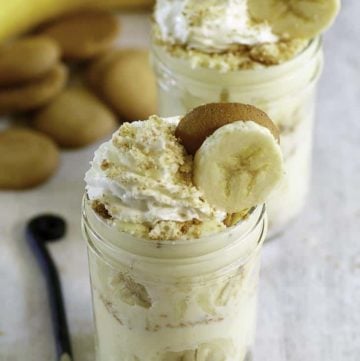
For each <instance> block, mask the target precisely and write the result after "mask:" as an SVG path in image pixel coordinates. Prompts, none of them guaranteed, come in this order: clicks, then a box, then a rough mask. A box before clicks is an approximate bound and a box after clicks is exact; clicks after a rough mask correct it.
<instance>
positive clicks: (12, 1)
mask: <svg viewBox="0 0 360 361" xmlns="http://www.w3.org/2000/svg"><path fill="white" fill-rule="evenodd" d="M153 3H154V0H0V43H2V42H4V41H5V40H6V39H8V38H11V37H13V36H16V35H19V34H21V33H22V32H25V31H27V30H29V29H31V28H32V27H34V26H36V25H38V24H40V23H42V22H44V21H47V20H49V19H51V18H53V17H56V16H59V15H62V14H65V13H68V12H72V11H75V10H80V9H90V8H97V9H117V8H118V9H131V8H145V7H148V8H149V7H150V6H151V5H152V4H153Z"/></svg>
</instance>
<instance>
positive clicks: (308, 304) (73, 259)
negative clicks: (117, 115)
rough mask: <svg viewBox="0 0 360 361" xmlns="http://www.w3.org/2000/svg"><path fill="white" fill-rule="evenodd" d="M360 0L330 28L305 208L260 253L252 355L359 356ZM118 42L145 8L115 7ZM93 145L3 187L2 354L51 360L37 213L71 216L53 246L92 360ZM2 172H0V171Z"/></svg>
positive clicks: (131, 36)
mask: <svg viewBox="0 0 360 361" xmlns="http://www.w3.org/2000/svg"><path fill="white" fill-rule="evenodd" d="M359 14H360V3H359V2H357V1H355V0H353V1H350V0H345V1H344V5H343V10H342V13H341V14H340V16H339V18H338V20H337V23H336V24H335V26H334V27H333V28H332V29H331V30H330V31H329V32H328V33H327V34H326V37H325V50H326V67H325V71H324V74H323V77H322V79H321V81H320V92H319V97H318V99H319V101H318V110H317V123H316V129H315V147H314V164H313V180H312V188H311V193H310V195H309V199H308V203H307V207H306V209H305V211H304V212H303V214H302V215H301V217H299V219H298V220H297V221H296V222H295V223H293V224H292V225H291V226H290V227H289V228H288V230H287V231H286V233H285V234H283V235H282V236H281V237H280V238H278V239H277V240H275V241H272V242H270V243H267V244H266V245H265V247H264V252H263V267H262V272H261V283H260V299H259V317H258V332H257V340H256V352H255V361H305V360H306V361H308V360H309V361H320V360H321V361H322V360H326V361H358V360H360V327H359V325H360V190H359V189H360V119H359V114H360V111H359V110H360V109H359V108H360V106H359V104H360V57H359V56H360V45H357V44H358V43H359V39H360V22H359ZM122 21H123V35H122V37H121V45H124V46H128V45H134V46H147V44H148V41H149V31H148V30H149V23H148V20H147V18H146V16H143V15H126V16H122ZM96 147H97V144H95V145H93V146H91V147H89V148H86V149H83V150H80V151H64V152H62V155H61V168H60V170H59V172H58V174H57V175H56V177H54V178H53V179H52V180H51V181H50V182H48V183H47V184H45V185H43V186H41V187H39V188H37V189H34V190H31V191H26V192H0V207H1V208H0V361H23V360H27V361H43V360H44V361H50V360H54V346H53V340H52V336H51V325H50V319H49V317H48V305H47V300H46V297H45V288H44V287H45V286H44V281H43V280H42V278H41V274H40V271H39V269H38V267H37V264H36V262H35V260H34V259H33V257H32V255H31V253H30V251H29V249H28V247H27V245H26V243H25V241H24V223H25V221H26V220H27V219H29V218H30V217H31V216H33V215H35V214H38V213H40V212H48V211H50V212H56V213H59V214H61V215H63V216H64V217H65V218H66V219H67V221H68V233H67V235H66V238H65V239H64V240H63V241H62V242H60V243H58V244H52V245H51V246H50V248H51V252H52V254H53V256H54V257H55V259H56V263H57V265H58V267H59V269H60V272H61V279H62V282H63V284H64V292H65V300H66V307H67V312H68V318H69V324H70V331H71V337H72V343H73V349H74V359H75V360H76V361H93V360H94V356H93V339H92V316H91V303H90V289H89V281H88V271H87V257H86V246H85V242H84V241H83V240H82V237H81V231H80V202H81V197H82V192H83V189H84V183H83V175H84V172H85V171H86V169H87V168H88V162H89V160H90V159H91V157H92V154H93V152H94V150H95V148H96ZM0 171H1V170H0Z"/></svg>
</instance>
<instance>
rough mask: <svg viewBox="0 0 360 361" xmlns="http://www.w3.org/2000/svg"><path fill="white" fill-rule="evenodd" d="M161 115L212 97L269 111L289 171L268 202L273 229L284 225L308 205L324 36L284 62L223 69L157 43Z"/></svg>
mask: <svg viewBox="0 0 360 361" xmlns="http://www.w3.org/2000/svg"><path fill="white" fill-rule="evenodd" d="M152 63H153V67H154V69H155V72H156V76H157V83H158V92H159V113H160V115H161V116H173V115H181V114H185V113H186V112H187V111H189V110H190V109H192V108H194V107H195V106H199V105H201V104H205V103H212V102H240V103H246V104H251V105H254V106H256V107H258V108H260V109H262V110H263V111H265V112H266V113H267V114H268V115H269V116H270V118H271V119H272V120H273V121H274V122H275V123H276V124H277V126H278V127H279V129H280V132H281V148H282V151H283V155H284V162H285V171H286V174H285V176H284V179H283V181H282V183H281V184H280V185H279V186H278V188H277V189H276V190H275V191H274V193H273V194H272V196H271V198H270V199H269V200H268V202H267V210H268V216H269V233H270V234H272V235H274V234H276V233H278V232H279V231H281V230H282V229H283V228H284V226H285V225H286V224H287V223H288V222H289V221H290V220H292V219H293V218H294V217H295V216H296V215H297V214H298V213H299V212H300V211H301V209H302V208H303V206H304V203H305V200H306V194H307V192H308V188H309V180H310V168H311V149H312V134H313V120H314V105H315V95H316V94H315V93H316V84H317V81H318V79H319V76H320V74H321V71H322V67H323V52H322V43H321V39H320V38H315V39H314V40H312V41H311V42H310V43H309V45H308V46H307V47H306V48H305V49H304V50H303V51H302V52H301V53H300V54H299V55H297V56H296V57H295V58H293V59H292V60H290V61H287V62H285V63H283V64H280V65H273V66H268V67H263V68H257V69H241V70H235V71H227V72H220V71H219V70H215V69H208V68H201V67H198V68H195V69H194V68H193V67H192V66H191V61H190V60H189V59H181V58H177V57H174V56H172V55H171V54H170V53H169V52H167V51H166V50H165V48H164V47H163V46H160V45H156V44H153V46H152Z"/></svg>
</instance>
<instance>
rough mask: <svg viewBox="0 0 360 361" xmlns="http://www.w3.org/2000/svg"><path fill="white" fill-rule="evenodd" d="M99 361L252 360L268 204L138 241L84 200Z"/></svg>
mask: <svg viewBox="0 0 360 361" xmlns="http://www.w3.org/2000/svg"><path fill="white" fill-rule="evenodd" d="M82 229H83V235H84V237H85V239H86V240H87V242H88V254H89V267H90V277H91V288H92V298H93V312H94V319H95V330H96V331H95V332H96V360H97V361H120V360H121V361H177V360H186V361H245V360H246V361H248V360H251V348H252V345H253V341H254V333H255V323H256V304H257V286H258V277H259V266H260V249H261V246H262V244H263V240H264V238H265V235H266V231H267V221H266V216H265V207H264V206H259V207H257V208H254V209H253V210H252V211H251V212H250V214H249V215H248V217H247V218H246V219H244V220H242V221H240V222H239V223H238V224H236V225H234V226H232V227H229V228H228V229H226V230H225V231H223V232H220V233H217V234H214V235H209V236H206V237H203V238H199V239H190V240H179V241H153V240H145V239H139V238H136V237H134V236H131V235H129V234H126V233H122V232H120V231H119V230H117V229H116V226H114V225H108V224H107V223H105V222H104V221H103V220H102V219H101V218H100V217H99V216H98V215H97V214H96V213H95V212H94V211H93V209H92V208H91V205H90V204H89V202H88V201H87V199H86V198H85V199H84V203H83V217H82Z"/></svg>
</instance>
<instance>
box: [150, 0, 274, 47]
mask: <svg viewBox="0 0 360 361" xmlns="http://www.w3.org/2000/svg"><path fill="white" fill-rule="evenodd" d="M154 17H155V21H156V23H157V25H158V27H159V31H160V36H161V37H162V39H163V40H165V41H167V42H169V43H172V44H179V43H180V44H184V45H186V46H187V47H188V48H193V49H198V50H201V51H203V52H221V51H225V50H228V49H229V48H231V47H232V46H233V45H238V44H242V45H256V44H263V43H273V42H276V41H277V40H278V37H277V36H276V35H274V34H273V33H272V31H271V27H270V26H269V25H268V24H266V23H256V24H255V23H254V22H253V21H252V20H251V19H250V15H249V13H248V5H247V0H201V1H199V0H157V4H156V7H155V12H154Z"/></svg>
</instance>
